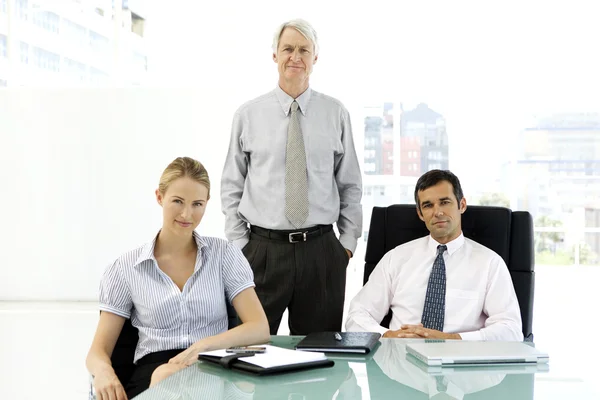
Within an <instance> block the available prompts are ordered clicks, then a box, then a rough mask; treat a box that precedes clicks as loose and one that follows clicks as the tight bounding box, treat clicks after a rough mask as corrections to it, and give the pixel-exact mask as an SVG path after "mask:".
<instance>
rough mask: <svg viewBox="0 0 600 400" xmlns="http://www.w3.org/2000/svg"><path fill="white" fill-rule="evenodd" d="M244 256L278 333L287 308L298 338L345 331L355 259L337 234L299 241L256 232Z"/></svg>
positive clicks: (268, 315) (329, 232) (245, 249)
mask: <svg viewBox="0 0 600 400" xmlns="http://www.w3.org/2000/svg"><path fill="white" fill-rule="evenodd" d="M278 232H283V233H284V234H285V231H278ZM243 252H244V255H245V256H246V258H247V259H248V262H249V263H250V266H251V267H252V270H253V271H254V282H255V284H256V294H257V295H258V298H259V300H260V302H261V304H262V306H263V308H264V310H265V313H266V314H267V319H268V320H269V328H270V330H271V334H272V335H275V334H277V329H278V328H279V324H280V322H281V317H282V316H283V313H284V311H285V309H286V308H287V309H288V312H289V328H290V334H292V335H306V334H308V333H311V332H322V331H339V330H341V328H342V314H343V311H344V295H345V289H346V267H347V266H348V261H349V259H348V254H347V253H346V250H345V249H344V247H343V246H342V244H341V243H340V241H339V240H338V239H337V238H336V237H335V234H334V233H333V231H332V230H330V231H328V232H326V233H323V234H322V235H321V236H318V237H312V238H309V239H308V240H307V241H306V242H304V241H301V242H298V243H289V241H284V240H279V239H273V238H268V237H265V236H264V235H258V234H256V233H254V232H252V233H251V234H250V242H248V244H247V245H246V246H245V247H244V249H243Z"/></svg>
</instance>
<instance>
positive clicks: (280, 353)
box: [199, 345, 327, 368]
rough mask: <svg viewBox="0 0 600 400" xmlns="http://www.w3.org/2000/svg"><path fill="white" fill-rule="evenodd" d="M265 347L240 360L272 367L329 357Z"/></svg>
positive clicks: (222, 352)
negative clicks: (262, 350) (259, 351)
mask: <svg viewBox="0 0 600 400" xmlns="http://www.w3.org/2000/svg"><path fill="white" fill-rule="evenodd" d="M264 347H266V351H265V352H264V353H258V354H255V355H253V356H251V357H243V358H240V361H244V362H247V363H250V364H254V365H256V366H259V367H262V368H272V367H279V366H283V365H293V364H303V363H309V362H314V361H322V360H327V357H326V356H325V354H324V353H318V352H308V351H298V350H288V349H283V348H281V347H276V346H270V345H264ZM199 355H205V356H216V357H226V356H230V355H231V353H227V352H226V351H225V350H224V349H223V350H213V351H207V352H203V353H199Z"/></svg>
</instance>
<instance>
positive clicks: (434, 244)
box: [428, 232, 465, 255]
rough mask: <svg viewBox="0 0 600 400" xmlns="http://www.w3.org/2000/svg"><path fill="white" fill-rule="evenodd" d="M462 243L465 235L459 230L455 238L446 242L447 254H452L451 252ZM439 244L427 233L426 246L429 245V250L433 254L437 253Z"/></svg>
mask: <svg viewBox="0 0 600 400" xmlns="http://www.w3.org/2000/svg"><path fill="white" fill-rule="evenodd" d="M464 243H465V237H464V235H463V234H462V232H461V233H460V235H459V236H458V237H457V238H456V239H454V240H452V241H450V242H448V243H446V247H447V249H446V251H447V252H448V254H450V255H452V253H454V252H455V251H456V250H458V249H460V248H461V247H462V245H463V244H464ZM440 244H441V243H439V242H438V241H437V240H435V239H434V238H433V237H432V236H431V235H429V243H428V247H429V249H431V251H432V252H433V253H434V254H436V253H437V247H438V246H439V245H440Z"/></svg>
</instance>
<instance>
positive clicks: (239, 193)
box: [221, 19, 362, 335]
mask: <svg viewBox="0 0 600 400" xmlns="http://www.w3.org/2000/svg"><path fill="white" fill-rule="evenodd" d="M318 53H319V46H318V43H317V34H316V32H315V30H314V29H313V28H312V26H311V25H310V24H309V23H308V22H306V21H303V20H299V19H297V20H292V21H289V22H285V23H284V24H282V25H281V26H280V27H279V28H278V29H277V31H276V32H275V36H274V38H273V61H275V63H276V64H277V69H278V71H279V83H278V85H277V87H276V88H275V89H274V90H272V91H270V92H269V93H267V94H264V95H262V96H260V97H258V98H256V99H254V100H251V101H249V102H247V103H245V104H244V105H242V106H241V107H240V108H239V109H238V110H237V112H236V113H235V115H234V117H233V126H232V131H231V141H230V144H229V151H228V154H227V159H226V161H225V167H224V169H223V177H222V180H221V201H222V208H223V213H224V214H225V216H226V223H225V235H226V236H227V239H229V240H231V241H233V242H234V243H236V244H237V245H238V246H240V247H241V248H242V249H243V252H244V255H245V256H246V257H247V258H248V261H249V262H250V265H251V266H252V269H253V271H254V280H255V283H256V292H257V294H258V297H259V299H260V301H261V303H262V305H263V307H264V309H265V312H266V314H267V318H268V319H269V326H270V329H271V334H276V333H277V329H278V327H279V323H280V322H281V317H282V315H283V313H284V311H285V309H286V308H288V310H289V328H290V333H291V334H293V335H298V334H300V335H302V334H308V333H310V332H317V331H338V330H340V329H341V327H342V312H343V308H344V292H345V286H346V267H347V265H348V261H349V259H350V257H352V253H353V252H354V250H355V249H356V242H357V240H358V238H359V237H360V235H361V231H362V206H361V204H360V200H361V197H362V182H361V173H360V168H359V165H358V160H357V158H356V151H355V149H354V142H353V139H352V128H351V126H350V116H349V114H348V111H347V110H346V108H344V106H343V105H342V104H341V103H340V102H339V101H338V100H336V99H334V98H332V97H329V96H326V95H323V94H321V93H318V92H316V91H314V90H312V89H311V88H310V87H309V77H310V74H311V72H312V68H313V65H314V64H315V63H316V62H317V59H318ZM334 222H336V223H337V227H338V230H339V232H340V238H339V239H338V238H336V236H335V234H334V232H333V230H332V224H333V223H334Z"/></svg>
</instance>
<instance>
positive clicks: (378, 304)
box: [346, 170, 523, 341]
mask: <svg viewBox="0 0 600 400" xmlns="http://www.w3.org/2000/svg"><path fill="white" fill-rule="evenodd" d="M415 202H416V204H417V210H416V211H417V213H418V215H419V218H420V219H421V220H422V221H423V222H424V223H425V225H426V226H427V229H428V230H429V232H431V235H429V236H427V237H423V238H420V239H416V240H413V241H411V242H408V243H405V244H402V245H400V246H398V247H396V248H395V249H393V250H390V251H389V252H388V253H387V254H386V255H385V256H383V258H382V259H381V261H380V262H379V264H377V266H376V267H375V270H374V271H373V273H372V274H371V276H370V277H369V281H368V282H367V283H366V285H365V286H364V287H363V288H362V289H361V291H360V292H359V293H358V294H357V295H356V297H355V298H354V299H353V300H352V302H351V303H350V310H349V313H348V320H347V322H346V329H347V330H348V331H370V332H379V333H381V334H383V336H384V337H394V338H396V337H400V338H430V339H464V340H506V341H522V340H523V333H522V332H521V313H520V310H519V303H518V302H517V296H516V294H515V290H514V287H513V284H512V281H511V278H510V274H509V272H508V268H507V267H506V264H505V263H504V261H503V260H502V257H500V256H499V255H498V254H496V253H495V252H493V251H492V250H490V249H488V248H487V247H485V246H482V245H480V244H479V243H477V242H474V241H472V240H470V239H467V238H465V237H464V236H463V234H462V229H461V214H462V213H464V212H465V210H466V209H467V202H466V200H465V198H464V197H463V192H462V188H461V186H460V182H459V180H458V178H457V177H456V175H454V174H453V173H452V172H450V171H441V170H432V171H429V172H427V173H426V174H424V175H423V176H421V177H420V178H419V180H418V181H417V185H416V187H415ZM390 308H391V309H392V314H393V315H392V321H391V323H390V329H387V328H384V327H382V326H381V325H380V322H381V320H382V319H383V317H384V316H385V315H386V314H387V312H388V310H389V309H390Z"/></svg>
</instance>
